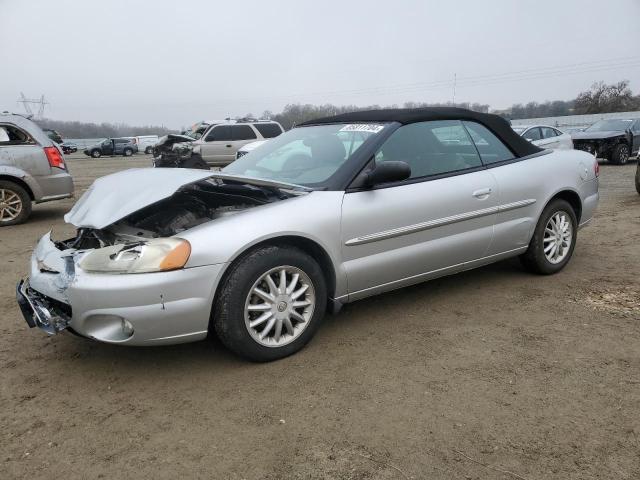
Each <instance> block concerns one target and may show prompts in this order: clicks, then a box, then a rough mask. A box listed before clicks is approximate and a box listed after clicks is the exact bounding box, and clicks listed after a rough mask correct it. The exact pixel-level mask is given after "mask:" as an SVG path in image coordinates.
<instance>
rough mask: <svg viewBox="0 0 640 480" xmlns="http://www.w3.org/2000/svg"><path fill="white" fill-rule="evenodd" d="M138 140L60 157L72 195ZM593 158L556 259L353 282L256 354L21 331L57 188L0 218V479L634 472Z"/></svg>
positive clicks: (613, 206) (636, 210) (638, 442)
mask: <svg viewBox="0 0 640 480" xmlns="http://www.w3.org/2000/svg"><path fill="white" fill-rule="evenodd" d="M149 163H150V160H149V157H146V156H143V155H139V156H136V157H135V159H125V158H101V159H96V160H94V159H88V158H82V156H81V155H80V156H78V155H75V156H73V157H72V158H70V160H69V164H70V169H71V171H72V173H73V175H74V177H75V181H76V194H77V195H78V196H79V194H80V193H81V192H82V191H83V190H84V189H86V188H87V187H88V185H89V184H90V183H91V181H92V180H93V179H94V178H96V177H98V176H101V175H104V174H107V173H110V172H114V171H117V170H121V169H124V168H127V166H130V165H135V166H148V165H149ZM634 169H635V165H627V166H623V167H615V166H609V165H603V166H602V174H601V177H600V178H601V194H602V196H601V203H600V208H599V210H598V213H597V216H596V218H595V219H594V221H593V222H592V224H591V225H590V226H589V227H588V228H585V229H583V230H581V231H580V233H579V238H578V245H577V248H576V250H575V253H574V256H573V259H572V261H571V262H570V263H569V265H568V267H567V268H566V269H565V270H564V271H563V272H561V273H560V274H558V275H555V276H550V277H542V276H534V275H530V274H528V273H526V272H524V271H523V270H522V268H521V267H520V266H519V263H518V262H517V261H506V262H501V263H498V264H495V265H492V266H488V267H485V268H482V269H479V270H475V271H470V272H466V273H463V274H459V275H456V276H451V277H447V278H443V279H440V280H436V281H432V282H429V283H425V284H421V285H417V286H414V287H411V288H406V289H403V290H399V291H396V292H392V293H388V294H385V295H382V296H380V297H376V298H371V299H368V300H363V301H360V302H357V303H355V304H352V305H350V306H348V307H347V308H346V309H344V310H343V311H342V312H341V313H340V314H338V315H336V316H331V317H327V319H326V321H325V323H324V325H323V327H322V328H321V329H320V331H319V333H318V335H317V336H316V338H315V339H314V340H313V341H312V342H311V344H310V345H309V346H308V347H307V348H306V349H304V350H303V351H301V352H300V353H298V354H297V355H294V356H292V357H289V358H287V359H285V360H281V361H278V362H274V363H270V364H252V363H247V362H245V361H242V360H240V359H238V358H236V357H234V356H233V355H231V354H230V353H229V352H227V351H226V350H224V348H222V346H221V345H220V344H219V343H217V342H216V341H206V342H201V343H196V344H190V345H182V346H175V347H162V348H126V347H116V346H109V345H104V344H99V343H95V342H92V341H89V340H85V339H82V338H76V337H74V336H72V335H68V334H63V335H58V336H56V337H52V338H48V337H46V336H45V335H44V334H43V333H42V332H40V331H37V330H30V329H28V328H27V325H26V323H25V322H24V320H23V319H22V317H21V315H20V312H19V310H18V308H17V306H16V303H15V300H14V291H15V290H14V289H15V283H16V281H17V280H18V279H19V278H20V277H21V276H23V275H25V274H26V271H27V259H28V257H29V255H30V253H31V250H32V247H33V245H34V243H35V241H36V239H37V238H38V237H39V236H41V235H42V234H44V233H45V232H46V231H47V230H49V229H50V228H51V227H53V228H54V235H55V236H56V237H57V238H61V236H62V235H63V234H67V233H72V229H71V228H69V226H65V225H64V222H63V219H62V216H63V214H64V213H65V212H66V211H67V210H68V209H69V208H70V207H71V205H72V204H73V201H71V200H69V201H62V202H57V203H50V204H43V205H38V206H36V207H35V208H34V213H33V217H32V218H31V220H30V221H29V222H28V223H27V224H24V225H20V226H17V227H7V228H3V229H2V230H1V232H0V253H1V256H2V267H1V271H2V276H1V279H2V281H1V282H0V381H1V383H0V404H1V405H2V407H1V408H0V478H1V479H10V478H11V479H12V478H24V479H30V480H35V479H51V478H82V479H94V478H109V479H112V478H123V479H124V478H144V479H147V478H149V479H151V478H153V479H175V478H216V479H218V478H220V479H223V478H224V479H226V478H228V479H280V478H294V479H298V478H299V479H302V478H304V479H321V478H322V479H369V478H371V479H387V478H388V479H391V478H401V479H402V478H415V479H422V478H427V479H514V478H515V479H521V480H522V479H527V480H533V479H562V480H566V479H595V478H598V479H637V478H640V304H639V301H640V295H639V292H640V251H639V250H638V249H639V246H640V196H638V195H637V194H636V192H635V190H634V186H633V174H634V171H635V170H634Z"/></svg>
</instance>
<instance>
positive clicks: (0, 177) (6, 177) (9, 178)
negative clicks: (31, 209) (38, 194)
mask: <svg viewBox="0 0 640 480" xmlns="http://www.w3.org/2000/svg"><path fill="white" fill-rule="evenodd" d="M0 180H5V181H7V182H13V183H15V184H16V185H19V186H21V187H22V188H24V189H25V190H26V192H27V193H28V194H29V198H30V199H31V201H34V200H35V195H34V194H33V190H32V189H31V187H30V186H29V184H28V183H27V182H25V181H24V180H22V179H21V178H18V177H14V176H13V175H6V174H2V173H0Z"/></svg>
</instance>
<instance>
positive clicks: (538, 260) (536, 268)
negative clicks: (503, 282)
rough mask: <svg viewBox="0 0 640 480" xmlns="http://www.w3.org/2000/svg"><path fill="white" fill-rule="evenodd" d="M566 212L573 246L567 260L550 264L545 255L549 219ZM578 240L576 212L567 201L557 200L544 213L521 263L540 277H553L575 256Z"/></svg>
mask: <svg viewBox="0 0 640 480" xmlns="http://www.w3.org/2000/svg"><path fill="white" fill-rule="evenodd" d="M559 212H565V213H566V214H567V215H568V217H569V219H570V221H571V228H572V237H571V244H570V246H569V251H568V252H567V255H566V256H565V258H564V259H563V260H562V261H561V262H559V263H552V262H550V261H549V260H548V259H547V257H546V256H545V253H544V242H543V239H544V232H545V228H546V226H547V223H548V222H549V219H550V218H551V217H553V216H554V215H555V214H556V213H559ZM577 238H578V219H577V218H576V212H575V211H574V210H573V207H572V206H571V205H570V204H569V202H567V201H566V200H562V199H560V198H557V199H555V200H552V201H551V202H549V204H548V205H547V206H546V207H545V209H544V210H543V211H542V215H540V219H539V220H538V224H537V225H536V229H535V230H534V232H533V237H532V238H531V242H529V248H528V249H527V251H526V252H525V253H523V254H522V255H520V261H521V262H522V264H523V265H524V267H525V268H526V269H527V270H529V271H530V272H533V273H537V274H540V275H551V274H554V273H557V272H559V271H560V270H562V269H563V268H564V267H565V265H566V264H567V263H569V260H570V259H571V256H572V255H573V250H574V248H575V246H576V240H577Z"/></svg>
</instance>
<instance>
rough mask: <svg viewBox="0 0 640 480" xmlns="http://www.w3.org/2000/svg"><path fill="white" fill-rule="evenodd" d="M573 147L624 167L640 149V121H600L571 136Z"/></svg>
mask: <svg viewBox="0 0 640 480" xmlns="http://www.w3.org/2000/svg"><path fill="white" fill-rule="evenodd" d="M571 139H572V140H573V147H574V148H576V149H578V150H584V151H586V152H589V153H592V154H594V155H595V156H596V157H598V158H605V159H607V160H608V161H609V162H611V163H613V164H615V165H624V164H625V163H627V161H628V160H629V157H632V156H635V155H638V150H639V149H640V119H612V120H600V121H598V122H596V123H594V124H593V125H591V126H590V127H589V128H587V129H585V130H584V131H583V132H575V133H572V134H571Z"/></svg>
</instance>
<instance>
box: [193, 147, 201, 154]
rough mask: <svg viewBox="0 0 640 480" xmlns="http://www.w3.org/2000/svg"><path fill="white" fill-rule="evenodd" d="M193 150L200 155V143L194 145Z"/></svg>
mask: <svg viewBox="0 0 640 480" xmlns="http://www.w3.org/2000/svg"><path fill="white" fill-rule="evenodd" d="M191 151H192V152H193V153H197V154H198V155H200V145H196V146H194V147H193V148H192V149H191Z"/></svg>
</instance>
